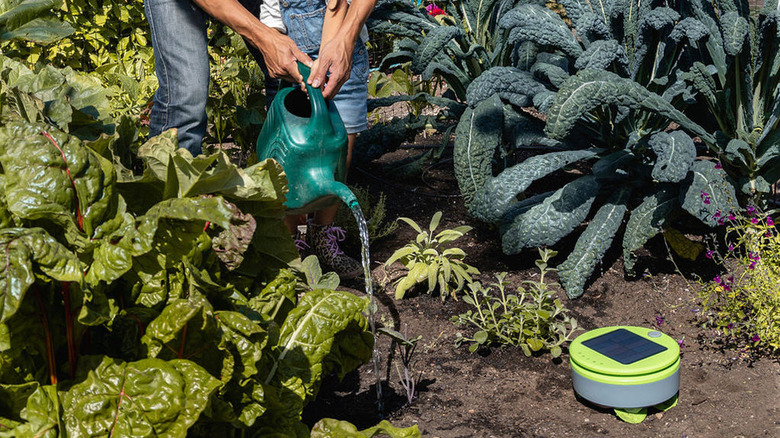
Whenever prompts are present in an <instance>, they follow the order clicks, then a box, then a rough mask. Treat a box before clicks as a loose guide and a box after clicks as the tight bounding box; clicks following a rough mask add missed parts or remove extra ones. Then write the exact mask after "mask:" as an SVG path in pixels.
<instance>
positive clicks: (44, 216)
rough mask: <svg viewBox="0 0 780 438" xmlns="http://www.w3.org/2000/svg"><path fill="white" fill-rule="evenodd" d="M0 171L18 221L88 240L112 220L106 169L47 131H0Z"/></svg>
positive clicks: (110, 176)
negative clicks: (48, 223)
mask: <svg viewBox="0 0 780 438" xmlns="http://www.w3.org/2000/svg"><path fill="white" fill-rule="evenodd" d="M31 151H34V153H31ZM0 166H2V168H3V171H4V173H5V176H6V183H5V186H6V187H5V188H6V193H5V198H6V202H7V204H8V210H9V211H10V212H11V213H13V214H14V215H16V216H18V217H20V218H22V219H25V220H31V221H34V220H49V221H52V222H54V223H55V224H57V225H59V226H61V227H63V228H64V229H65V231H66V232H72V233H75V234H76V235H78V234H80V233H81V232H82V231H83V232H84V233H85V234H86V235H87V236H90V237H91V236H92V233H93V232H94V229H95V227H96V226H97V225H98V224H100V223H101V222H103V221H104V220H106V219H109V218H111V217H113V216H114V214H115V211H116V206H117V195H116V193H115V191H114V181H115V179H116V175H115V173H114V172H113V168H112V167H111V163H109V162H107V161H106V160H105V159H104V158H102V157H100V156H99V155H97V154H96V153H94V152H92V151H91V150H90V149H88V148H86V147H84V146H83V145H82V144H81V142H80V141H79V140H78V139H77V138H76V137H72V136H69V135H67V134H65V133H63V132H60V131H57V130H53V129H51V127H50V126H49V125H46V124H42V123H35V124H31V123H27V122H21V121H12V122H9V123H7V124H6V125H5V126H3V127H2V128H0Z"/></svg>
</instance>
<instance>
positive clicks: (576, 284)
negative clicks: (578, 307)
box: [558, 189, 629, 298]
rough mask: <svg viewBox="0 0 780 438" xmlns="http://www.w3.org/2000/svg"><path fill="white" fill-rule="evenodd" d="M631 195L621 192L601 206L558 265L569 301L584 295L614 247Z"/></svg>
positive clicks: (626, 190) (623, 190)
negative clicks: (595, 273)
mask: <svg viewBox="0 0 780 438" xmlns="http://www.w3.org/2000/svg"><path fill="white" fill-rule="evenodd" d="M628 195H629V193H628V189H622V190H618V192H617V193H616V194H615V196H613V197H612V199H611V200H610V201H609V202H607V203H606V204H604V205H603V206H601V208H599V210H598V211H597V212H596V215H595V216H593V219H592V220H591V221H590V223H589V224H588V227H587V228H585V231H584V232H583V233H582V235H581V236H580V238H579V239H578V240H577V244H576V245H574V249H573V250H572V252H571V254H569V257H568V258H567V259H566V260H565V261H564V262H563V263H561V264H560V265H558V277H559V278H560V280H561V286H563V288H564V289H565V290H566V295H567V296H568V297H569V298H577V297H579V296H580V295H582V293H583V292H584V289H585V281H586V280H587V279H588V277H590V275H591V274H592V273H593V269H594V268H595V267H596V264H598V263H599V262H600V261H601V259H602V258H603V257H604V254H605V253H606V252H607V249H609V247H610V246H611V245H612V240H613V239H614V238H615V233H617V231H618V229H619V228H620V225H621V224H622V223H623V216H625V214H626V210H627V209H628V208H627V207H626V204H625V202H626V199H627V198H628Z"/></svg>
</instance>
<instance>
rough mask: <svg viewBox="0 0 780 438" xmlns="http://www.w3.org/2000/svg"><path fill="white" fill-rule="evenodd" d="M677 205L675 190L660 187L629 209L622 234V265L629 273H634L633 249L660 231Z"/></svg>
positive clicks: (634, 257)
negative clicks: (629, 212)
mask: <svg viewBox="0 0 780 438" xmlns="http://www.w3.org/2000/svg"><path fill="white" fill-rule="evenodd" d="M677 206H679V200H678V195H677V193H676V191H673V190H671V189H670V188H669V187H662V188H660V189H658V190H657V191H656V192H655V193H653V194H652V195H649V196H647V197H646V198H645V199H644V200H643V201H642V203H641V204H639V206H638V207H636V208H635V209H633V210H632V211H631V216H630V217H629V218H628V223H627V224H626V232H625V234H624V236H623V267H624V269H625V270H626V273H628V274H629V275H633V274H634V264H635V263H636V256H634V251H636V250H638V249H639V248H641V247H643V246H644V245H645V243H647V241H648V240H650V238H652V237H653V236H655V235H656V234H658V233H659V232H660V231H661V227H662V226H663V225H664V223H665V222H666V219H667V217H669V213H671V212H672V210H673V209H675V208H676V207H677Z"/></svg>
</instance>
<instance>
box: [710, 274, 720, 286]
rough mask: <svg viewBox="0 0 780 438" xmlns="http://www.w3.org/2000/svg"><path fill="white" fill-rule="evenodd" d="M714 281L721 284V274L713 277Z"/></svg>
mask: <svg viewBox="0 0 780 438" xmlns="http://www.w3.org/2000/svg"><path fill="white" fill-rule="evenodd" d="M712 282H713V283H716V284H720V283H721V281H720V275H716V276H715V278H713V279H712Z"/></svg>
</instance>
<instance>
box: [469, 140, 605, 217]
mask: <svg viewBox="0 0 780 438" xmlns="http://www.w3.org/2000/svg"><path fill="white" fill-rule="evenodd" d="M594 156H596V152H595V151H590V150H584V151H564V152H552V153H549V154H543V155H537V156H534V157H531V158H529V159H527V160H525V161H523V162H522V163H520V164H517V165H515V166H512V167H510V168H508V169H506V170H504V171H503V172H501V173H500V174H499V175H498V176H497V177H495V178H492V179H490V180H489V181H488V182H487V183H485V184H484V185H483V186H482V187H481V188H480V189H478V190H477V192H476V194H475V196H474V201H473V202H472V203H471V205H470V207H469V211H470V212H471V214H472V215H473V216H474V217H476V218H477V219H481V220H483V221H485V222H498V221H499V220H501V218H502V216H504V214H505V213H506V211H507V209H508V208H510V207H511V205H512V204H513V203H514V202H516V201H515V196H517V194H518V193H522V192H524V191H525V190H526V189H527V188H528V186H530V185H531V183H532V182H534V181H536V180H538V179H539V178H542V177H545V176H547V175H549V174H551V173H552V172H555V171H556V170H558V169H561V168H563V167H564V166H567V165H569V164H571V163H574V162H576V161H580V160H585V159H588V158H592V157H594Z"/></svg>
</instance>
